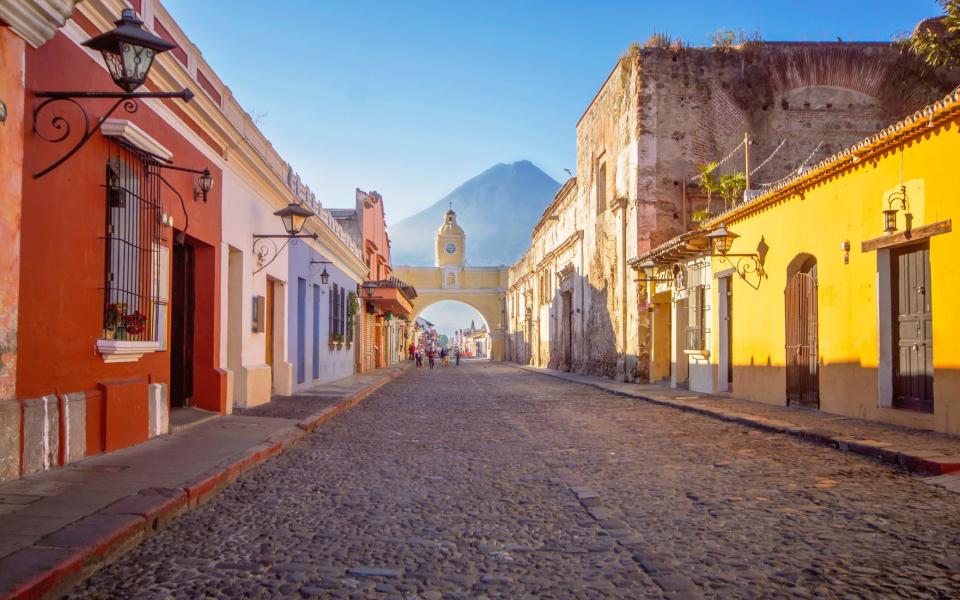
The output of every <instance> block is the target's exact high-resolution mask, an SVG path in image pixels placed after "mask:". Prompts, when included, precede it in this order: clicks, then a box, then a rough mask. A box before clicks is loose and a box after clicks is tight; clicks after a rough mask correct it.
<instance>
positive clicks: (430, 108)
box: [164, 0, 939, 332]
mask: <svg viewBox="0 0 960 600" xmlns="http://www.w3.org/2000/svg"><path fill="white" fill-rule="evenodd" d="M164 4H165V5H166V6H167V8H168V10H169V11H170V12H171V14H172V15H173V16H174V18H175V19H176V20H177V22H178V23H179V24H180V26H181V27H182V28H183V30H184V31H185V32H186V34H187V35H188V36H189V37H190V38H191V40H192V41H193V42H194V43H195V44H196V45H197V46H198V47H199V48H200V50H201V51H202V52H203V54H204V57H205V58H206V60H207V61H208V62H209V63H210V64H211V65H212V66H213V68H214V70H215V71H216V72H217V74H218V75H219V76H220V78H221V79H222V80H223V81H224V82H225V83H226V84H227V85H228V86H229V87H230V88H231V90H232V91H233V93H234V96H235V97H236V98H237V99H238V100H239V101H240V102H241V103H242V104H243V105H244V107H245V108H246V109H247V112H249V113H250V114H251V115H253V116H254V117H255V118H257V120H258V123H259V125H260V127H261V129H262V130H263V132H264V133H265V134H266V135H267V137H268V138H269V139H270V141H271V142H272V143H273V145H274V147H276V148H277V149H278V150H279V151H280V152H281V154H282V155H283V156H284V157H285V158H286V159H287V161H288V162H290V163H291V164H293V166H294V168H295V169H297V170H298V171H299V172H300V174H301V176H302V177H303V179H304V180H305V181H306V182H307V183H308V184H309V185H310V186H311V187H312V188H313V190H314V191H315V192H316V193H317V197H318V199H320V200H321V202H323V204H324V205H325V206H334V207H335V206H352V204H353V201H354V200H353V190H354V188H356V187H360V188H362V189H365V190H371V189H373V190H377V191H379V192H380V193H381V194H383V197H384V203H385V207H386V210H387V222H388V224H389V223H391V222H396V221H398V220H399V219H402V218H403V217H406V216H408V215H410V214H413V213H415V212H417V211H418V210H420V209H422V208H424V207H426V206H427V205H429V204H430V203H432V202H434V201H436V200H437V199H439V198H440V197H442V196H443V195H444V194H446V193H447V192H449V191H450V190H452V189H453V188H454V187H456V186H457V185H459V184H460V183H463V182H464V181H466V180H467V179H469V178H471V177H473V176H474V175H477V174H478V173H480V172H481V171H483V170H485V169H487V168H489V167H490V166H492V165H493V164H495V163H498V162H512V161H515V160H520V159H527V160H531V161H533V163H534V164H536V165H538V166H539V167H540V168H542V169H543V170H544V171H546V172H547V173H548V174H549V175H551V176H552V177H553V178H554V179H557V180H562V179H564V177H565V175H564V173H563V169H564V168H568V169H570V170H573V169H574V168H575V162H576V161H575V150H576V147H575V130H574V127H575V125H576V122H577V120H578V119H579V118H580V115H581V114H582V113H583V111H584V109H585V108H586V106H587V104H588V103H589V102H590V100H591V98H593V96H594V94H595V93H596V91H597V89H598V88H599V87H600V85H601V84H602V83H603V81H604V80H605V79H606V77H607V75H608V74H609V72H610V70H611V69H612V68H613V66H614V65H615V64H616V61H617V57H618V56H619V55H620V54H621V53H622V52H623V50H624V49H625V48H626V47H627V46H628V45H629V44H630V43H631V42H633V41H641V42H642V41H643V40H645V39H647V38H648V37H649V35H650V34H651V33H652V32H653V31H654V30H656V31H660V32H665V33H669V34H671V35H673V36H679V37H682V38H683V39H684V40H686V41H687V42H688V43H690V44H693V45H705V44H707V41H708V39H707V36H708V34H709V33H711V32H713V31H716V30H717V29H719V28H730V29H737V28H739V29H743V30H744V31H746V32H753V31H759V32H760V35H761V36H762V38H763V39H767V40H801V41H819V40H830V41H832V40H836V39H837V38H838V37H839V38H841V39H843V40H848V41H855V40H869V41H876V40H890V39H891V38H892V37H893V36H895V35H897V34H901V33H905V32H908V31H909V30H910V29H912V28H913V26H914V25H915V24H916V23H917V22H918V21H919V20H920V19H921V18H924V17H928V16H932V15H935V14H938V13H939V10H938V7H937V4H936V2H935V1H934V0H830V1H826V0H804V1H803V2H772V1H758V0H752V1H751V0H741V1H737V2H733V1H725V2H718V1H717V0H711V1H705V0H697V1H686V2H685V1H681V0H675V1H673V2H663V1H658V2H650V1H643V0H634V1H624V2H612V1H611V2H604V1H600V0H593V1H590V2H572V1H566V0H550V1H547V0H530V1H521V0H516V1H513V2H507V1H499V0H483V1H476V2H458V1H454V0H446V1H439V0H437V1H422V2H417V1H409V0H408V1H403V2H401V1H392V2H386V1H384V2H379V1H375V0H368V1H364V2H348V1H342V2H333V1H322V0H312V1H307V0H302V1H293V0H274V1H273V2H269V3H264V2H262V0H256V1H254V0H231V2H222V1H214V0H204V1H198V0H164ZM435 306H437V307H438V309H439V308H442V305H435ZM441 312H442V311H441ZM455 312H457V311H455ZM459 312H462V311H459ZM428 318H429V317H428ZM434 318H436V319H437V322H438V325H440V326H441V328H440V330H441V331H445V332H449V331H452V329H453V326H454V325H453V321H450V322H448V323H444V322H442V321H441V319H440V318H438V317H436V316H434ZM457 318H458V319H462V317H457ZM458 323H462V320H460V321H458Z"/></svg>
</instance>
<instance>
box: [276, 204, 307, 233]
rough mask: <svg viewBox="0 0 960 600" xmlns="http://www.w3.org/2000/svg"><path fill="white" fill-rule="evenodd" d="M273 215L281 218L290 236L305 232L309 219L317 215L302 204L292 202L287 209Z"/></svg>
mask: <svg viewBox="0 0 960 600" xmlns="http://www.w3.org/2000/svg"><path fill="white" fill-rule="evenodd" d="M273 214H275V215H277V216H278V217H280V220H281V221H283V228H284V229H286V230H287V233H288V234H290V235H298V234H299V233H300V232H301V231H302V230H303V226H304V224H305V223H306V222H307V219H309V218H310V217H312V216H314V214H315V213H314V212H313V211H312V210H310V209H309V208H307V207H305V206H303V205H301V204H296V203H294V202H291V203H290V204H288V205H287V207H286V208H281V209H280V210H278V211H277V212H275V213H273Z"/></svg>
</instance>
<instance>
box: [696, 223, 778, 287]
mask: <svg viewBox="0 0 960 600" xmlns="http://www.w3.org/2000/svg"><path fill="white" fill-rule="evenodd" d="M704 237H706V238H707V240H708V241H709V242H710V247H711V249H712V250H713V252H712V253H710V254H708V255H707V256H714V257H719V258H720V259H721V260H726V261H727V262H728V263H729V264H730V266H732V267H733V268H734V269H735V270H736V272H737V275H739V276H740V278H741V279H743V280H744V281H747V275H748V274H750V273H756V274H758V275H760V276H763V274H764V273H763V264H761V262H760V255H759V254H757V253H756V252H754V253H753V254H732V253H731V252H730V248H731V247H732V246H733V242H734V240H736V239H737V238H738V237H740V236H739V235H737V234H735V233H734V232H732V231H730V230H729V229H727V228H726V226H725V225H724V224H723V223H721V224H720V226H719V227H717V228H716V229H714V230H713V231H711V232H710V233H708V234H707V235H706V236H704ZM762 243H763V242H762V241H761V244H762ZM731 259H736V260H735V261H734V260H731ZM758 285H759V284H758Z"/></svg>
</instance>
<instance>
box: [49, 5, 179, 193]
mask: <svg viewBox="0 0 960 600" xmlns="http://www.w3.org/2000/svg"><path fill="white" fill-rule="evenodd" d="M114 24H115V25H116V28H114V29H112V30H110V31H108V32H106V33H103V34H101V35H98V36H97V37H95V38H93V39H90V40H87V41H86V42H84V43H83V45H84V46H87V47H88V48H92V49H94V50H99V51H100V54H101V55H103V60H104V62H105V63H106V65H107V70H108V71H109V72H110V77H111V78H112V79H113V82H114V83H115V84H117V86H118V87H119V88H120V89H122V90H123V91H122V92H76V91H66V92H44V91H40V92H36V93H35V94H34V95H35V96H36V97H37V98H44V99H45V100H44V101H43V102H41V103H40V104H39V105H38V106H37V108H36V109H35V110H34V112H33V130H34V132H36V134H37V135H38V136H39V137H40V138H41V139H43V140H46V141H48V142H51V143H58V142H63V141H64V140H66V139H67V138H68V137H70V132H71V127H70V123H69V122H68V121H67V120H66V119H65V118H64V117H63V116H61V115H59V114H57V113H55V112H54V113H53V114H52V115H51V118H50V123H49V125H48V127H49V128H50V129H51V130H52V131H53V133H52V134H51V135H49V136H48V135H46V134H44V133H43V132H42V131H41V127H40V117H41V115H42V114H43V112H44V109H46V108H47V107H51V106H53V105H55V104H56V103H58V102H60V103H67V104H69V105H72V106H74V107H75V108H77V109H79V110H80V116H81V117H82V123H83V134H82V135H81V136H80V138H79V140H77V142H76V143H75V144H74V145H73V147H72V148H70V149H69V150H68V151H67V152H66V154H64V155H63V156H61V157H60V158H59V159H57V160H56V161H55V162H54V163H53V164H51V165H49V166H48V167H46V168H44V169H41V170H40V171H38V172H36V173H34V175H33V177H34V179H39V178H40V177H43V176H44V175H46V174H47V173H49V172H50V171H53V170H54V169H56V168H57V167H59V166H60V165H61V164H63V163H64V162H65V161H66V160H67V159H68V158H70V157H71V156H73V155H74V154H76V152H77V151H78V150H80V148H82V147H83V145H84V144H86V143H87V142H88V141H89V140H90V138H91V137H93V135H94V133H96V132H97V130H99V129H100V126H101V125H103V123H104V121H106V120H107V119H108V118H109V117H110V115H112V114H113V113H114V111H116V110H117V108H119V107H120V106H123V110H125V111H126V112H128V113H130V114H133V113H135V112H137V109H138V108H139V104H138V102H137V100H139V99H142V98H179V99H180V100H183V101H184V102H189V101H190V100H191V99H192V98H193V92H192V91H190V90H189V89H188V88H184V89H182V90H180V91H179V92H140V93H135V92H134V90H136V89H137V88H139V87H140V86H141V85H143V83H144V82H145V81H146V80H147V76H148V75H149V73H150V67H151V66H153V62H154V60H155V59H156V57H157V55H158V54H161V53H163V52H166V51H167V50H170V49H172V48H175V47H176V46H175V45H174V44H171V43H170V42H168V41H166V40H164V39H163V38H160V37H157V36H155V35H153V34H152V33H150V32H149V31H145V30H144V29H143V21H141V20H140V19H139V18H137V13H136V11H134V10H133V9H132V8H125V9H123V12H122V13H121V16H120V20H118V21H115V22H114ZM94 98H111V99H116V102H115V103H114V104H113V105H112V106H111V107H110V108H109V109H108V110H107V112H106V114H104V115H103V116H102V117H100V118H99V119H97V120H96V122H94V123H93V125H92V127H91V124H90V117H89V116H88V115H87V111H86V110H84V108H83V106H82V105H81V104H80V102H78V100H82V99H94Z"/></svg>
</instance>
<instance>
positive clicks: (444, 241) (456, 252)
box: [436, 208, 467, 288]
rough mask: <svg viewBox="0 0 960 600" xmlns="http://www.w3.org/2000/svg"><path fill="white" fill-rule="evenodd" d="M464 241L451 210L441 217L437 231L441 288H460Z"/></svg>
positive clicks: (455, 216)
mask: <svg viewBox="0 0 960 600" xmlns="http://www.w3.org/2000/svg"><path fill="white" fill-rule="evenodd" d="M466 239H467V236H466V234H464V233H463V229H462V228H461V227H460V225H458V224H457V213H455V212H453V208H451V209H450V210H448V211H447V212H446V213H445V214H444V215H443V224H442V225H441V226H440V229H438V230H437V247H436V261H437V266H438V267H440V269H441V271H442V275H441V276H442V278H443V279H442V287H445V288H447V287H460V269H461V268H462V267H463V259H464V251H465V248H464V244H465V242H466Z"/></svg>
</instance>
